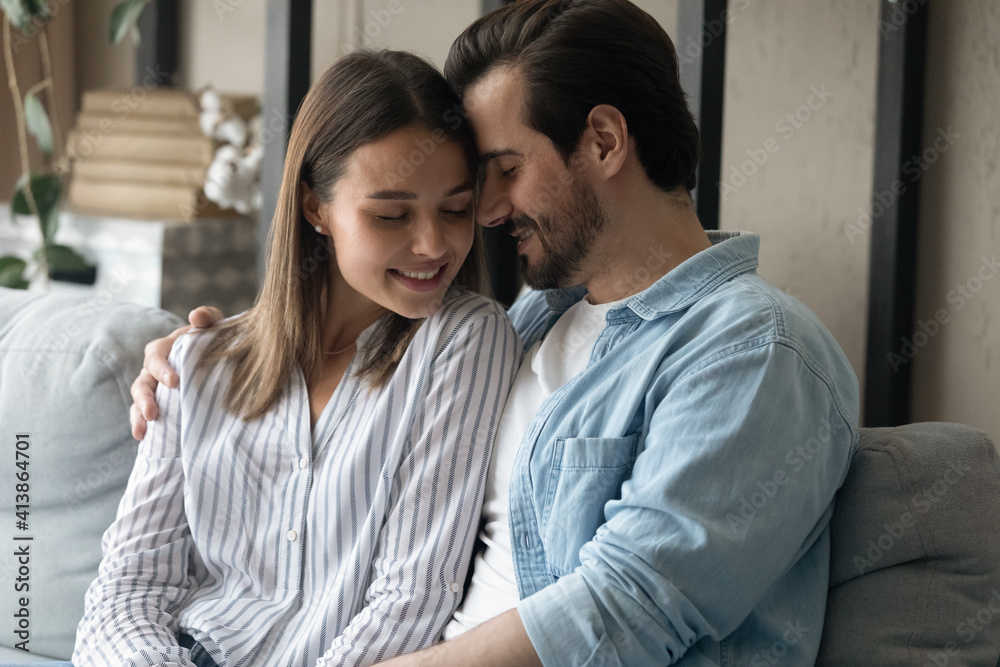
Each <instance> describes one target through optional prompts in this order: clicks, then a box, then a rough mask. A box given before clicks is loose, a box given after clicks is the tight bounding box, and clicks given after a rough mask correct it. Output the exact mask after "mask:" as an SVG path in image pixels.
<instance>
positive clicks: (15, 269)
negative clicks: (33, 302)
mask: <svg viewBox="0 0 1000 667" xmlns="http://www.w3.org/2000/svg"><path fill="white" fill-rule="evenodd" d="M27 267H28V263H27V262H25V261H24V260H23V259H21V258H20V257H0V287H13V288H14V289H28V281H27V280H25V279H24V270H25V269H26V268H27Z"/></svg>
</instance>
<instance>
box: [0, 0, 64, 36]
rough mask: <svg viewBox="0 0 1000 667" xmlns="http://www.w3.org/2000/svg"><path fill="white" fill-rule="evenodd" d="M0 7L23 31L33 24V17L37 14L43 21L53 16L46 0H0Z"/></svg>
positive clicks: (12, 22) (14, 24)
mask: <svg viewBox="0 0 1000 667" xmlns="http://www.w3.org/2000/svg"><path fill="white" fill-rule="evenodd" d="M0 9H3V13H4V14H6V15H7V17H8V18H10V22H11V24H12V25H13V26H14V27H15V28H17V29H18V30H20V31H21V32H25V31H26V30H27V29H28V28H29V27H30V26H31V19H32V18H33V17H36V16H37V17H38V18H39V19H41V21H42V22H43V23H44V22H45V21H48V20H49V19H50V18H52V15H51V14H50V13H49V5H48V2H46V0H0Z"/></svg>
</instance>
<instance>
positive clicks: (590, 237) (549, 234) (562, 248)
mask: <svg viewBox="0 0 1000 667" xmlns="http://www.w3.org/2000/svg"><path fill="white" fill-rule="evenodd" d="M570 194H571V197H570V200H569V201H568V202H565V203H564V204H562V205H561V206H560V207H559V209H558V211H557V212H556V214H555V215H549V214H539V215H538V221H537V222H536V221H535V220H534V219H532V218H529V217H528V216H526V215H523V216H520V217H517V218H512V219H511V220H510V221H508V223H507V228H508V231H511V232H517V231H520V230H522V229H525V228H534V230H535V237H536V238H537V239H538V241H539V243H540V245H541V246H542V253H541V257H539V258H538V259H537V260H535V261H533V262H532V263H531V264H529V263H528V259H527V257H525V256H524V255H521V275H522V276H523V277H524V282H525V283H527V285H528V287H531V288H532V289H538V290H545V289H555V288H557V287H570V286H572V285H574V284H576V282H579V281H578V280H576V279H574V276H575V275H576V274H577V273H578V272H579V270H580V266H581V265H582V264H583V262H584V260H585V259H586V258H587V256H588V255H589V254H590V252H591V250H592V249H593V246H594V243H596V242H597V239H598V236H599V235H600V233H601V232H602V231H603V230H604V229H605V227H607V224H608V216H607V214H606V213H605V212H604V209H603V208H602V207H601V202H600V200H599V199H598V198H597V194H595V193H594V190H593V188H591V187H590V186H589V185H588V184H586V183H582V182H580V181H577V182H576V183H574V184H573V188H572V190H571V192H570ZM539 223H541V224H539Z"/></svg>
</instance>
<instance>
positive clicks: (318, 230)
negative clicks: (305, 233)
mask: <svg viewBox="0 0 1000 667" xmlns="http://www.w3.org/2000/svg"><path fill="white" fill-rule="evenodd" d="M316 231H317V232H319V233H320V234H322V233H323V227H321V226H320V225H316Z"/></svg>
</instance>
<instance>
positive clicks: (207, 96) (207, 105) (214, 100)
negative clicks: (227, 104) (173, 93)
mask: <svg viewBox="0 0 1000 667" xmlns="http://www.w3.org/2000/svg"><path fill="white" fill-rule="evenodd" d="M198 102H199V104H200V105H201V108H202V109H203V110H205V111H218V112H220V113H221V112H222V98H221V97H220V96H219V93H217V92H215V89H214V88H211V87H208V88H205V90H203V91H202V92H201V96H200V97H199V99H198Z"/></svg>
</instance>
